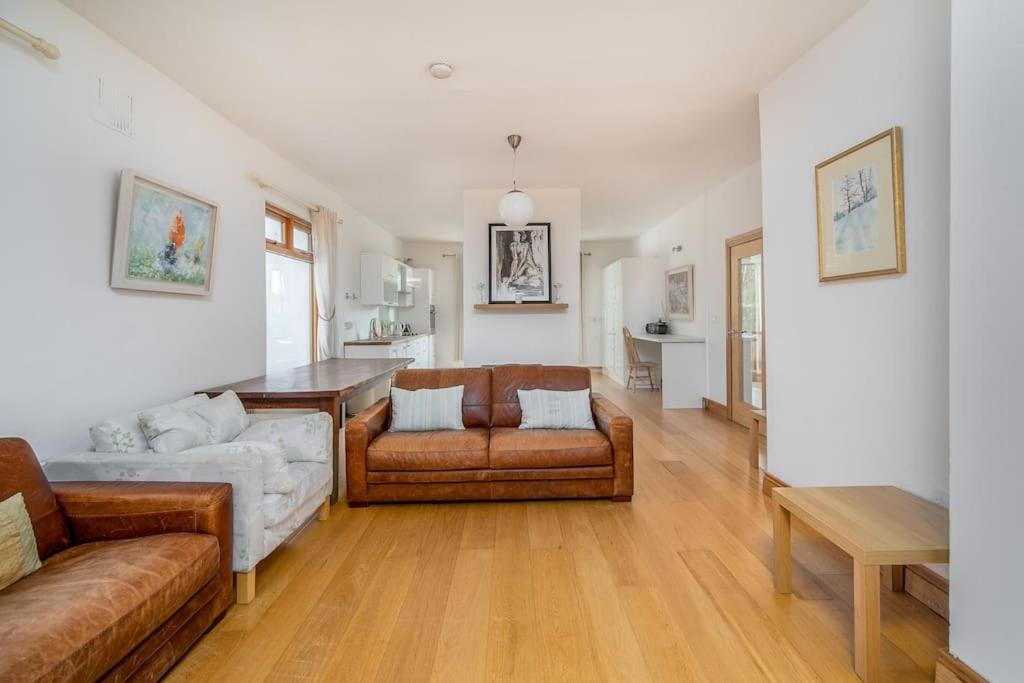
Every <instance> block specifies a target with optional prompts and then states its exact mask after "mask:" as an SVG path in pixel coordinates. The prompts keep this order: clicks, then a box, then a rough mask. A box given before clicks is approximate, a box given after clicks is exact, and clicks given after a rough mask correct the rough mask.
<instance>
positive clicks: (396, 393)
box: [390, 384, 465, 432]
mask: <svg viewBox="0 0 1024 683" xmlns="http://www.w3.org/2000/svg"><path fill="white" fill-rule="evenodd" d="M464 391H465V387H464V386H463V385H461V384H460V385H458V386H456V387H448V388H446V389H416V390H415V391H409V390H408V389H398V388H396V387H391V428H390V431H392V432H436V431H441V430H449V429H465V427H464V426H463V424H462V394H463V392H464Z"/></svg>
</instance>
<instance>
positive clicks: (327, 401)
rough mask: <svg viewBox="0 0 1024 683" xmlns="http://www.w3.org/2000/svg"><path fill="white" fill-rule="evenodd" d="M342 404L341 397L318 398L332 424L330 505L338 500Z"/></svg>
mask: <svg viewBox="0 0 1024 683" xmlns="http://www.w3.org/2000/svg"><path fill="white" fill-rule="evenodd" d="M343 405H344V404H343V403H342V402H341V399H339V398H335V397H326V398H321V399H320V411H321V412H324V413H327V414H328V415H330V416H331V420H332V422H333V424H332V425H331V430H332V432H333V439H332V446H331V463H332V466H333V467H334V469H333V476H332V477H331V505H334V504H336V503H337V502H338V498H339V495H338V493H339V491H340V486H339V483H340V481H341V467H342V462H341V430H342V428H344V426H345V423H344V422H343V416H342V413H341V410H342V406H343Z"/></svg>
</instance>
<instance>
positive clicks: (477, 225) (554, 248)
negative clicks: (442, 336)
mask: <svg viewBox="0 0 1024 683" xmlns="http://www.w3.org/2000/svg"><path fill="white" fill-rule="evenodd" d="M505 192H506V190H466V191H465V192H463V195H462V198H463V219H464V224H463V238H462V240H463V241H462V245H463V255H464V260H463V311H464V316H463V321H464V323H463V324H464V330H465V340H464V351H465V353H464V355H465V363H466V367H473V366H478V365H487V364H492V363H545V364H548V365H576V364H577V363H578V362H579V302H580V290H579V281H580V191H579V190H578V189H527V190H526V192H527V193H529V195H530V197H531V198H532V199H533V206H534V212H533V221H534V222H538V223H551V259H552V266H551V267H552V271H553V272H552V277H553V278H554V281H555V282H560V283H561V284H562V292H561V300H562V302H563V303H567V304H569V309H568V310H567V311H561V312H555V313H516V314H511V313H484V312H480V311H475V310H473V304H475V303H477V302H478V301H479V294H478V292H477V289H476V284H477V283H478V282H484V283H486V282H487V255H488V229H487V224H488V223H499V222H501V218H500V217H499V216H498V201H499V200H500V199H501V197H502V195H504V194H505ZM553 295H554V292H552V296H553ZM513 305H514V304H513Z"/></svg>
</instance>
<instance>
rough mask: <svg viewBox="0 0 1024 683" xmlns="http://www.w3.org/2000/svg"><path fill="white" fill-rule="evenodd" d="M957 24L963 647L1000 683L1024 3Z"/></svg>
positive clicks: (984, 1) (955, 186)
mask: <svg viewBox="0 0 1024 683" xmlns="http://www.w3.org/2000/svg"><path fill="white" fill-rule="evenodd" d="M952 23H953V41H952V42H953V64H952V126H951V131H952V134H951V137H952V151H951V162H952V163H951V169H952V183H951V184H952V193H951V216H950V218H951V245H950V247H951V248H950V271H951V272H950V359H949V367H950V523H951V528H950V542H951V554H952V558H951V560H952V561H951V564H950V575H951V576H950V578H951V582H950V594H949V609H950V629H949V647H950V650H951V651H952V653H953V654H954V655H956V656H957V657H959V658H961V659H962V660H963V661H964V662H966V663H967V664H968V665H969V666H971V667H972V668H973V669H974V670H975V671H977V672H978V673H980V674H981V675H982V676H985V677H986V678H987V679H988V680H990V681H993V682H994V683H999V682H1000V681H1019V680H1020V678H1021V672H1024V628H1022V627H1021V624H1020V615H1021V614H1022V613H1024V590H1021V586H1020V581H1021V576H1022V575H1024V544H1022V543H1021V542H1020V539H1021V532H1020V522H1021V519H1022V516H1021V512H1020V510H1021V507H1020V498H1021V494H1020V487H1021V482H1022V481H1024V458H1022V457H1021V445H1020V427H1019V425H1018V424H1017V423H1018V420H1019V419H1020V418H1019V416H1018V413H1019V406H1020V400H1019V398H1020V387H1021V386H1024V371H1022V369H1021V365H1020V363H1019V362H1017V358H1018V357H1019V356H1020V340H1021V339H1022V338H1024V323H1022V321H1021V316H1020V312H1021V303H1020V291H1021V287H1020V272H1021V265H1020V255H1021V253H1024V232H1022V227H1024V226H1022V221H1021V210H1020V188H1021V185H1022V183H1024V174H1022V173H1021V165H1020V160H1021V158H1024V131H1022V130H1021V121H1024V41H1022V40H1021V36H1022V35H1024V5H1022V4H1021V3H1020V2H1018V1H1017V0H954V2H953V22H952Z"/></svg>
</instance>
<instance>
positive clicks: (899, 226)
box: [814, 126, 907, 282]
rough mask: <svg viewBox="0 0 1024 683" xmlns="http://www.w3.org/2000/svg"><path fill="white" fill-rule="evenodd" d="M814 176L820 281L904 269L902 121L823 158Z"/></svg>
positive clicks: (845, 278) (869, 275)
mask: <svg viewBox="0 0 1024 683" xmlns="http://www.w3.org/2000/svg"><path fill="white" fill-rule="evenodd" d="M814 180H815V189H816V192H817V198H818V281H819V282H829V281H833V280H847V279H850V278H858V277H871V276H874V275H889V274H895V273H905V272H906V271H907V246H906V237H905V235H904V225H903V134H902V130H901V129H900V127H899V126H895V127H893V128H890V129H889V130H887V131H885V132H883V133H879V134H878V135H876V136H874V137H872V138H870V139H868V140H865V141H864V142H862V143H860V144H859V145H856V146H855V147H851V148H850V149H848V150H846V151H844V152H840V153H839V154H837V155H835V156H834V157H832V158H831V159H827V160H826V161H823V162H821V163H820V164H818V165H817V166H815V167H814Z"/></svg>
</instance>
